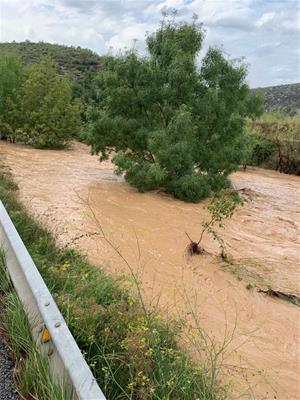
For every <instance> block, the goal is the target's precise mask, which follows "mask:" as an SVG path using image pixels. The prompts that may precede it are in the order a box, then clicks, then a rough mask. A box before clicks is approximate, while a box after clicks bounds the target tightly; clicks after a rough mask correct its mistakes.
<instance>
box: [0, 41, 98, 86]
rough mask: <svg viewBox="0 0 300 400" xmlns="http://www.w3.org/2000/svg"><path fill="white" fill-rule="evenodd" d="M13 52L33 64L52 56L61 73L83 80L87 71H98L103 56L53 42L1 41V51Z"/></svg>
mask: <svg viewBox="0 0 300 400" xmlns="http://www.w3.org/2000/svg"><path fill="white" fill-rule="evenodd" d="M1 51H3V52H13V53H15V54H17V55H19V56H20V57H21V60H22V62H23V64H25V65H31V64H36V63H39V62H40V61H41V59H42V58H44V57H50V58H52V59H53V60H54V61H55V63H56V64H57V65H58V69H59V72H60V73H61V74H68V75H69V76H71V78H73V79H74V80H76V81H83V80H84V79H85V76H86V74H87V73H90V72H95V71H98V70H99V69H100V68H101V66H102V61H101V57H100V56H99V55H98V54H96V53H94V52H93V51H92V50H89V49H83V48H81V47H69V46H63V45H59V44H51V43H44V42H38V43H32V42H30V41H26V42H21V43H16V42H11V43H0V52H1Z"/></svg>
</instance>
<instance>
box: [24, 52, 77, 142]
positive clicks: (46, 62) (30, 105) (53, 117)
mask: <svg viewBox="0 0 300 400" xmlns="http://www.w3.org/2000/svg"><path fill="white" fill-rule="evenodd" d="M21 113H22V119H23V120H22V131H23V135H22V137H21V140H23V141H25V142H27V143H30V144H33V145H34V146H36V147H40V148H44V147H45V148H46V147H47V148H58V147H63V146H65V145H66V144H67V143H68V141H69V140H70V139H71V138H72V137H73V136H74V135H75V134H76V133H77V132H78V130H79V128H80V105H79V103H78V100H76V101H73V100H72V85H71V83H70V81H69V79H68V78H67V77H65V76H61V75H59V74H58V73H57V67H56V65H55V63H54V62H53V61H52V60H51V59H50V58H44V59H43V60H42V61H41V62H40V63H38V64H35V65H33V66H32V67H31V69H30V71H29V74H28V78H27V80H26V81H25V83H24V85H23V87H22V91H21Z"/></svg>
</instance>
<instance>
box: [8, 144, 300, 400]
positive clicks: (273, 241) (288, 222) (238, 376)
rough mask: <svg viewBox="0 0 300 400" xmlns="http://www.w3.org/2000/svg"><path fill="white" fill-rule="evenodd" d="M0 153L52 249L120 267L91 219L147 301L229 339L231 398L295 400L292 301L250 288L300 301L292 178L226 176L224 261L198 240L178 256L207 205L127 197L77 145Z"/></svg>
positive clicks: (297, 357) (295, 311)
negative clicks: (197, 246) (54, 244)
mask: <svg viewBox="0 0 300 400" xmlns="http://www.w3.org/2000/svg"><path fill="white" fill-rule="evenodd" d="M0 158H3V159H4V162H5V164H6V165H8V166H9V167H10V169H11V172H12V174H13V176H14V178H15V180H16V182H17V183H18V185H19V188H20V197H21V199H22V201H23V202H24V203H25V204H26V206H27V207H28V208H29V210H30V211H31V212H33V213H34V214H35V215H37V216H38V217H39V218H40V219H41V221H42V222H43V223H45V224H47V226H48V227H49V228H50V229H51V230H52V231H53V232H54V233H55V235H56V237H57V240H58V242H59V243H60V244H63V245H65V244H70V245H72V246H75V247H76V248H78V249H80V250H81V251H82V252H84V253H85V254H87V256H88V258H89V259H90V260H91V261H92V262H93V263H95V264H97V265H101V266H103V267H104V268H105V269H106V270H107V271H109V272H118V273H125V274H128V273H129V272H130V271H129V270H128V265H127V264H126V263H125V262H124V261H123V260H122V259H121V258H120V257H119V256H118V254H117V253H116V251H114V250H113V249H112V248H111V247H110V246H109V245H108V244H107V242H106V241H105V240H103V239H102V238H101V237H99V236H98V235H97V233H98V232H99V225H101V228H102V229H103V230H104V232H105V235H106V237H107V238H108V239H109V240H110V241H111V242H112V243H113V244H114V246H116V247H117V248H118V250H119V251H120V252H121V253H122V255H123V256H124V257H125V258H126V260H127V261H128V263H129V264H130V266H131V268H132V271H133V272H134V273H135V274H137V275H138V278H139V279H140V281H141V284H142V288H143V294H144V296H145V299H146V301H147V302H148V303H151V304H152V305H153V304H155V303H157V304H159V306H160V307H161V308H162V310H163V311H164V312H166V313H167V312H170V313H172V314H175V316H176V315H179V316H180V317H181V318H184V319H186V320H187V321H188V323H191V324H193V322H192V321H191V315H192V313H191V311H192V310H191V309H193V310H194V311H195V313H196V315H197V318H199V321H200V324H201V326H202V327H203V328H204V329H205V330H206V331H207V332H208V333H209V334H210V335H211V337H213V338H214V340H215V341H216V342H220V341H222V339H223V338H224V336H229V335H230V334H232V340H231V343H230V344H229V346H228V348H227V352H226V354H227V358H225V359H224V360H223V362H224V365H225V367H224V371H226V374H225V375H226V376H224V377H223V379H224V380H225V381H226V380H227V379H228V381H229V380H231V379H232V377H231V376H230V375H232V376H233V380H234V381H235V382H236V384H235V386H234V391H233V394H232V398H242V399H252V398H253V399H259V400H265V399H281V400H298V399H300V387H299V376H300V350H299V348H300V339H299V338H300V308H299V307H297V306H295V305H293V304H291V303H288V302H286V301H283V300H279V299H273V298H270V297H267V296H265V295H262V294H260V293H258V292H257V288H261V289H267V288H268V287H271V288H272V289H274V290H280V291H283V292H286V293H289V294H294V295H297V296H300V286H299V282H300V276H299V254H300V253H299V251H300V243H299V226H300V209H299V198H300V178H299V177H295V176H291V175H284V174H279V173H277V172H274V171H267V170H262V169H258V168H249V169H248V170H247V171H246V172H244V171H240V172H237V173H235V174H233V175H232V177H231V179H232V182H233V185H234V186H235V187H236V189H242V192H243V193H245V195H246V197H247V199H248V202H247V203H246V204H245V205H244V206H243V207H242V208H240V209H239V210H238V211H237V212H236V214H235V215H234V217H233V218H232V219H231V220H230V221H228V222H226V228H225V229H224V231H223V232H221V231H220V233H221V236H222V237H223V238H224V239H225V240H226V242H227V243H228V252H229V255H230V259H231V263H230V264H224V263H221V262H220V260H219V259H218V257H217V256H218V246H217V243H216V242H214V241H213V240H212V239H211V238H210V237H209V236H205V237H204V239H203V246H204V248H205V249H206V250H207V252H208V254H206V255H205V256H194V257H192V258H191V257H189V256H188V255H187V252H186V246H187V244H188V239H187V237H186V235H185V232H188V234H189V235H190V236H191V237H192V238H193V239H195V240H197V239H198V237H199V233H200V231H201V222H202V221H203V220H204V219H206V218H207V217H208V214H207V210H206V209H205V207H206V206H207V201H205V202H202V203H200V204H187V203H184V202H182V201H178V200H175V199H174V198H172V197H170V196H168V195H165V194H164V193H157V192H150V193H145V194H141V193H137V192H136V190H135V189H133V188H130V187H129V186H128V185H127V184H126V183H125V182H123V180H122V179H121V178H117V177H116V176H115V175H114V174H113V168H112V165H111V164H110V163H109V162H104V163H101V164H100V162H99V161H98V158H97V157H95V156H91V155H90V154H89V149H88V147H87V146H85V145H82V144H74V145H73V147H72V149H70V150H64V151H48V150H35V149H31V148H29V147H24V146H19V145H11V144H6V143H0ZM249 284H251V286H253V288H252V289H249V290H247V289H246V286H247V285H248V288H250V286H249ZM223 375H224V374H223Z"/></svg>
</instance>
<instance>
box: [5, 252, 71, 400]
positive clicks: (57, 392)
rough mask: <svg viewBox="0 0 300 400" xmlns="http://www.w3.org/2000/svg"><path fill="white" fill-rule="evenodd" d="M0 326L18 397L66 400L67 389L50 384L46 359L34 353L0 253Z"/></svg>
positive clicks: (21, 309) (31, 338) (31, 341)
mask: <svg viewBox="0 0 300 400" xmlns="http://www.w3.org/2000/svg"><path fill="white" fill-rule="evenodd" d="M0 275H1V285H0V296H1V302H2V303H3V314H2V315H1V325H2V326H3V328H4V330H5V333H6V335H7V336H8V337H9V340H10V346H11V348H12V351H13V353H14V356H15V360H16V367H15V371H16V386H17V390H18V392H19V394H20V395H22V396H23V397H26V398H33V399H39V400H46V399H51V400H66V399H70V393H69V391H68V387H67V385H65V384H64V383H62V384H60V385H58V384H55V383H53V381H52V379H51V375H50V373H49V368H48V363H47V359H46V357H45V356H44V355H43V354H41V353H39V352H38V351H37V349H36V346H35V342H34V340H33V337H32V335H31V328H30V325H29V322H28V319H27V316H26V314H25V311H24V309H23V306H22V304H21V302H20V300H19V298H18V296H17V294H16V292H15V291H14V289H13V286H12V284H11V281H10V278H9V275H8V272H7V269H6V266H5V257H4V254H3V252H1V251H0Z"/></svg>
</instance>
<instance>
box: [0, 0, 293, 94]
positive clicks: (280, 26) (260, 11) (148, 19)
mask: <svg viewBox="0 0 300 400" xmlns="http://www.w3.org/2000/svg"><path fill="white" fill-rule="evenodd" d="M0 4H1V5H0V7H1V16H0V17H1V18H0V20H1V27H0V41H1V42H6V41H12V40H15V41H17V42H18V41H24V40H26V39H28V40H31V41H34V42H36V41H45V42H50V43H59V44H65V45H74V46H82V47H87V48H90V49H92V50H94V51H96V52H97V53H99V54H105V53H107V52H108V51H109V49H110V48H111V47H113V49H114V50H117V49H119V48H124V47H131V46H132V44H133V40H134V39H138V42H137V47H138V50H139V51H141V52H143V51H144V50H145V41H144V38H145V35H146V33H147V32H152V31H154V30H155V29H156V28H157V26H158V24H159V21H160V19H161V10H162V9H164V8H166V9H170V8H176V9H177V10H178V13H179V17H178V18H179V19H186V20H191V18H192V16H193V14H194V13H196V14H197V15H198V16H199V21H200V22H203V23H204V27H205V28H206V40H205V46H204V49H203V52H205V51H206V50H207V48H208V46H218V47H220V46H222V47H223V49H224V51H225V52H226V53H227V54H228V55H229V56H230V57H231V58H239V57H245V62H246V63H247V64H248V66H249V67H248V68H249V75H248V81H249V83H250V86H251V87H258V86H270V85H277V84H284V83H294V82H299V81H300V72H299V59H300V37H299V35H300V18H299V17H300V3H299V1H298V0H127V1H126V0H0Z"/></svg>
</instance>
